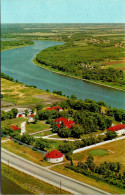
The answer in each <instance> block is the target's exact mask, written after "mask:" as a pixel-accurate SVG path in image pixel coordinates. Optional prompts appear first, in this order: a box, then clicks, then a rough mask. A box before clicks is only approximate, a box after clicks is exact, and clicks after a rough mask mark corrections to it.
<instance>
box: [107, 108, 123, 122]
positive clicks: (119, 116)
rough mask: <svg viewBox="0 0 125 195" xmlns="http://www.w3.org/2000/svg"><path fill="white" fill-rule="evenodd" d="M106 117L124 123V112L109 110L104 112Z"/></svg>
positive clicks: (116, 109)
mask: <svg viewBox="0 0 125 195" xmlns="http://www.w3.org/2000/svg"><path fill="white" fill-rule="evenodd" d="M106 114H107V115H108V116H112V117H113V118H114V120H116V121H119V122H121V121H124V120H125V110H123V109H119V108H109V109H107V111H106Z"/></svg>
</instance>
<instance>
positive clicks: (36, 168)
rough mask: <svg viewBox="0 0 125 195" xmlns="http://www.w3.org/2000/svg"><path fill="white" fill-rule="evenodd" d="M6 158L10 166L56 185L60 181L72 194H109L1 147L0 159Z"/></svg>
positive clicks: (4, 161)
mask: <svg viewBox="0 0 125 195" xmlns="http://www.w3.org/2000/svg"><path fill="white" fill-rule="evenodd" d="M8 160H9V166H12V167H14V168H16V169H18V170H20V171H22V172H25V173H27V174H29V175H32V176H34V177H36V178H38V179H40V180H43V181H45V182H47V183H49V184H52V185H54V186H56V187H60V182H61V188H62V189H64V190H66V191H69V192H71V193H72V194H96V195H98V194H109V193H107V192H104V191H102V190H99V189H97V188H94V187H92V186H90V185H87V184H85V183H82V182H79V181H77V180H75V179H72V178H70V177H67V176H64V175H62V174H59V173H56V172H54V171H52V170H49V169H47V168H45V167H42V166H40V165H37V164H35V163H33V162H31V161H28V160H26V159H24V158H22V157H20V156H17V155H15V154H13V153H11V152H9V151H7V150H5V149H3V148H1V161H2V162H3V163H6V164H8Z"/></svg>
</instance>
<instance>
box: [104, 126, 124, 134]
mask: <svg viewBox="0 0 125 195" xmlns="http://www.w3.org/2000/svg"><path fill="white" fill-rule="evenodd" d="M107 130H108V131H114V132H116V133H117V135H125V125H124V124H120V125H115V126H112V127H109V128H108V129H107Z"/></svg>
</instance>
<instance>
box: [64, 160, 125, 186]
mask: <svg viewBox="0 0 125 195" xmlns="http://www.w3.org/2000/svg"><path fill="white" fill-rule="evenodd" d="M65 167H66V168H69V169H71V170H74V171H75V172H78V173H81V174H83V175H86V176H89V177H91V178H93V179H96V180H98V181H99V180H100V181H103V182H106V183H109V184H111V185H115V186H117V187H119V188H124V187H125V182H124V178H125V172H123V174H121V173H120V169H121V164H120V163H119V162H106V161H105V162H104V163H102V164H100V165H96V164H95V163H94V159H93V157H92V156H88V158H87V160H86V162H85V163H82V162H78V164H77V166H76V165H74V164H73V163H70V164H69V163H67V164H66V166H65Z"/></svg>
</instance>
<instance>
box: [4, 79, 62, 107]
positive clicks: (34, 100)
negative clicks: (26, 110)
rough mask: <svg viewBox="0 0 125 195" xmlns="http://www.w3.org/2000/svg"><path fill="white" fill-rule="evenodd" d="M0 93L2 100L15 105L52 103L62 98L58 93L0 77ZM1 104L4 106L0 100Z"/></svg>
mask: <svg viewBox="0 0 125 195" xmlns="http://www.w3.org/2000/svg"><path fill="white" fill-rule="evenodd" d="M1 93H2V94H3V98H2V101H5V102H10V103H13V104H16V105H29V106H30V107H31V106H35V105H36V104H52V103H54V102H56V101H61V100H63V99H64V98H63V97H61V96H59V95H56V94H52V93H47V92H45V91H43V90H40V89H36V88H33V87H26V86H25V85H24V84H19V83H15V82H12V81H9V80H6V79H3V78H2V79H1ZM1 105H2V106H4V103H2V102H1Z"/></svg>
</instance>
